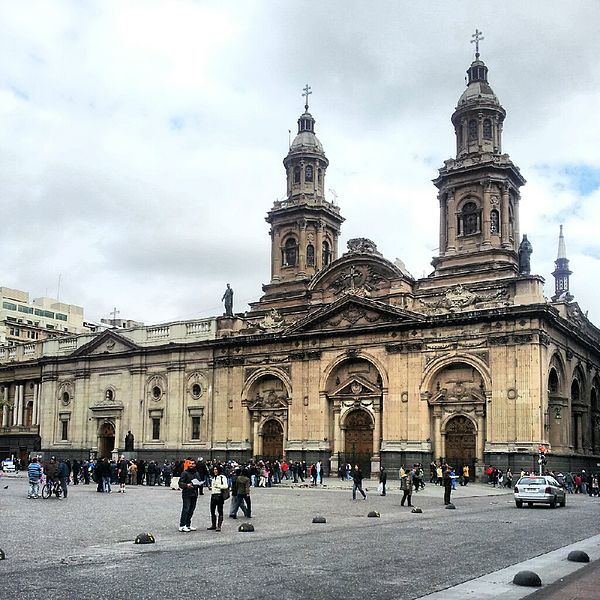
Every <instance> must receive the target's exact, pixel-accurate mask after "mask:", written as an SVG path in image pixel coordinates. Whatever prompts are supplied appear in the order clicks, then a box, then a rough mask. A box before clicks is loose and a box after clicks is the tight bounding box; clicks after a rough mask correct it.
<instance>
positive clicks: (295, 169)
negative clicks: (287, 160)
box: [294, 167, 300, 183]
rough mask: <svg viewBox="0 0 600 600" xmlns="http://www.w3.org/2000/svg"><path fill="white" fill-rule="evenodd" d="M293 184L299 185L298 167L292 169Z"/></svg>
mask: <svg viewBox="0 0 600 600" xmlns="http://www.w3.org/2000/svg"><path fill="white" fill-rule="evenodd" d="M294 183H300V167H294Z"/></svg>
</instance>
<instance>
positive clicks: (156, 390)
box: [152, 385, 162, 400]
mask: <svg viewBox="0 0 600 600" xmlns="http://www.w3.org/2000/svg"><path fill="white" fill-rule="evenodd" d="M152 395H153V396H154V398H156V399H157V400H158V399H159V398H160V397H161V396H162V390H161V389H160V388H159V387H158V386H157V385H155V386H154V387H153V388H152Z"/></svg>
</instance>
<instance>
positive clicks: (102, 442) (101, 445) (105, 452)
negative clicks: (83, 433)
mask: <svg viewBox="0 0 600 600" xmlns="http://www.w3.org/2000/svg"><path fill="white" fill-rule="evenodd" d="M114 448H115V426H114V425H113V424H112V423H108V422H105V423H103V424H102V426H101V427H100V432H99V433H98V457H99V458H110V457H111V455H112V451H113V450H114Z"/></svg>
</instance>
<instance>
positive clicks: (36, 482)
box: [27, 456, 42, 498]
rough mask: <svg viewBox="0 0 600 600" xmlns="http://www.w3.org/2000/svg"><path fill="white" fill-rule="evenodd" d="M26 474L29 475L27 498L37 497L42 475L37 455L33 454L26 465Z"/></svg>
mask: <svg viewBox="0 0 600 600" xmlns="http://www.w3.org/2000/svg"><path fill="white" fill-rule="evenodd" d="M27 476H28V477H29V493H28V494H27V497H28V498H39V493H40V478H41V477H42V467H40V463H39V462H38V459H37V456H34V457H33V458H32V459H31V462H30V463H29V466H28V467H27Z"/></svg>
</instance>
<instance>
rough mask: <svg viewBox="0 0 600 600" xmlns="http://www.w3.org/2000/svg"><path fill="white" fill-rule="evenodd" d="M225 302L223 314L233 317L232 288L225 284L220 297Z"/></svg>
mask: <svg viewBox="0 0 600 600" xmlns="http://www.w3.org/2000/svg"><path fill="white" fill-rule="evenodd" d="M221 301H224V302H225V316H226V317H233V289H232V288H231V286H230V285H229V284H227V289H226V290H225V293H224V294H223V297H222V298H221Z"/></svg>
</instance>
